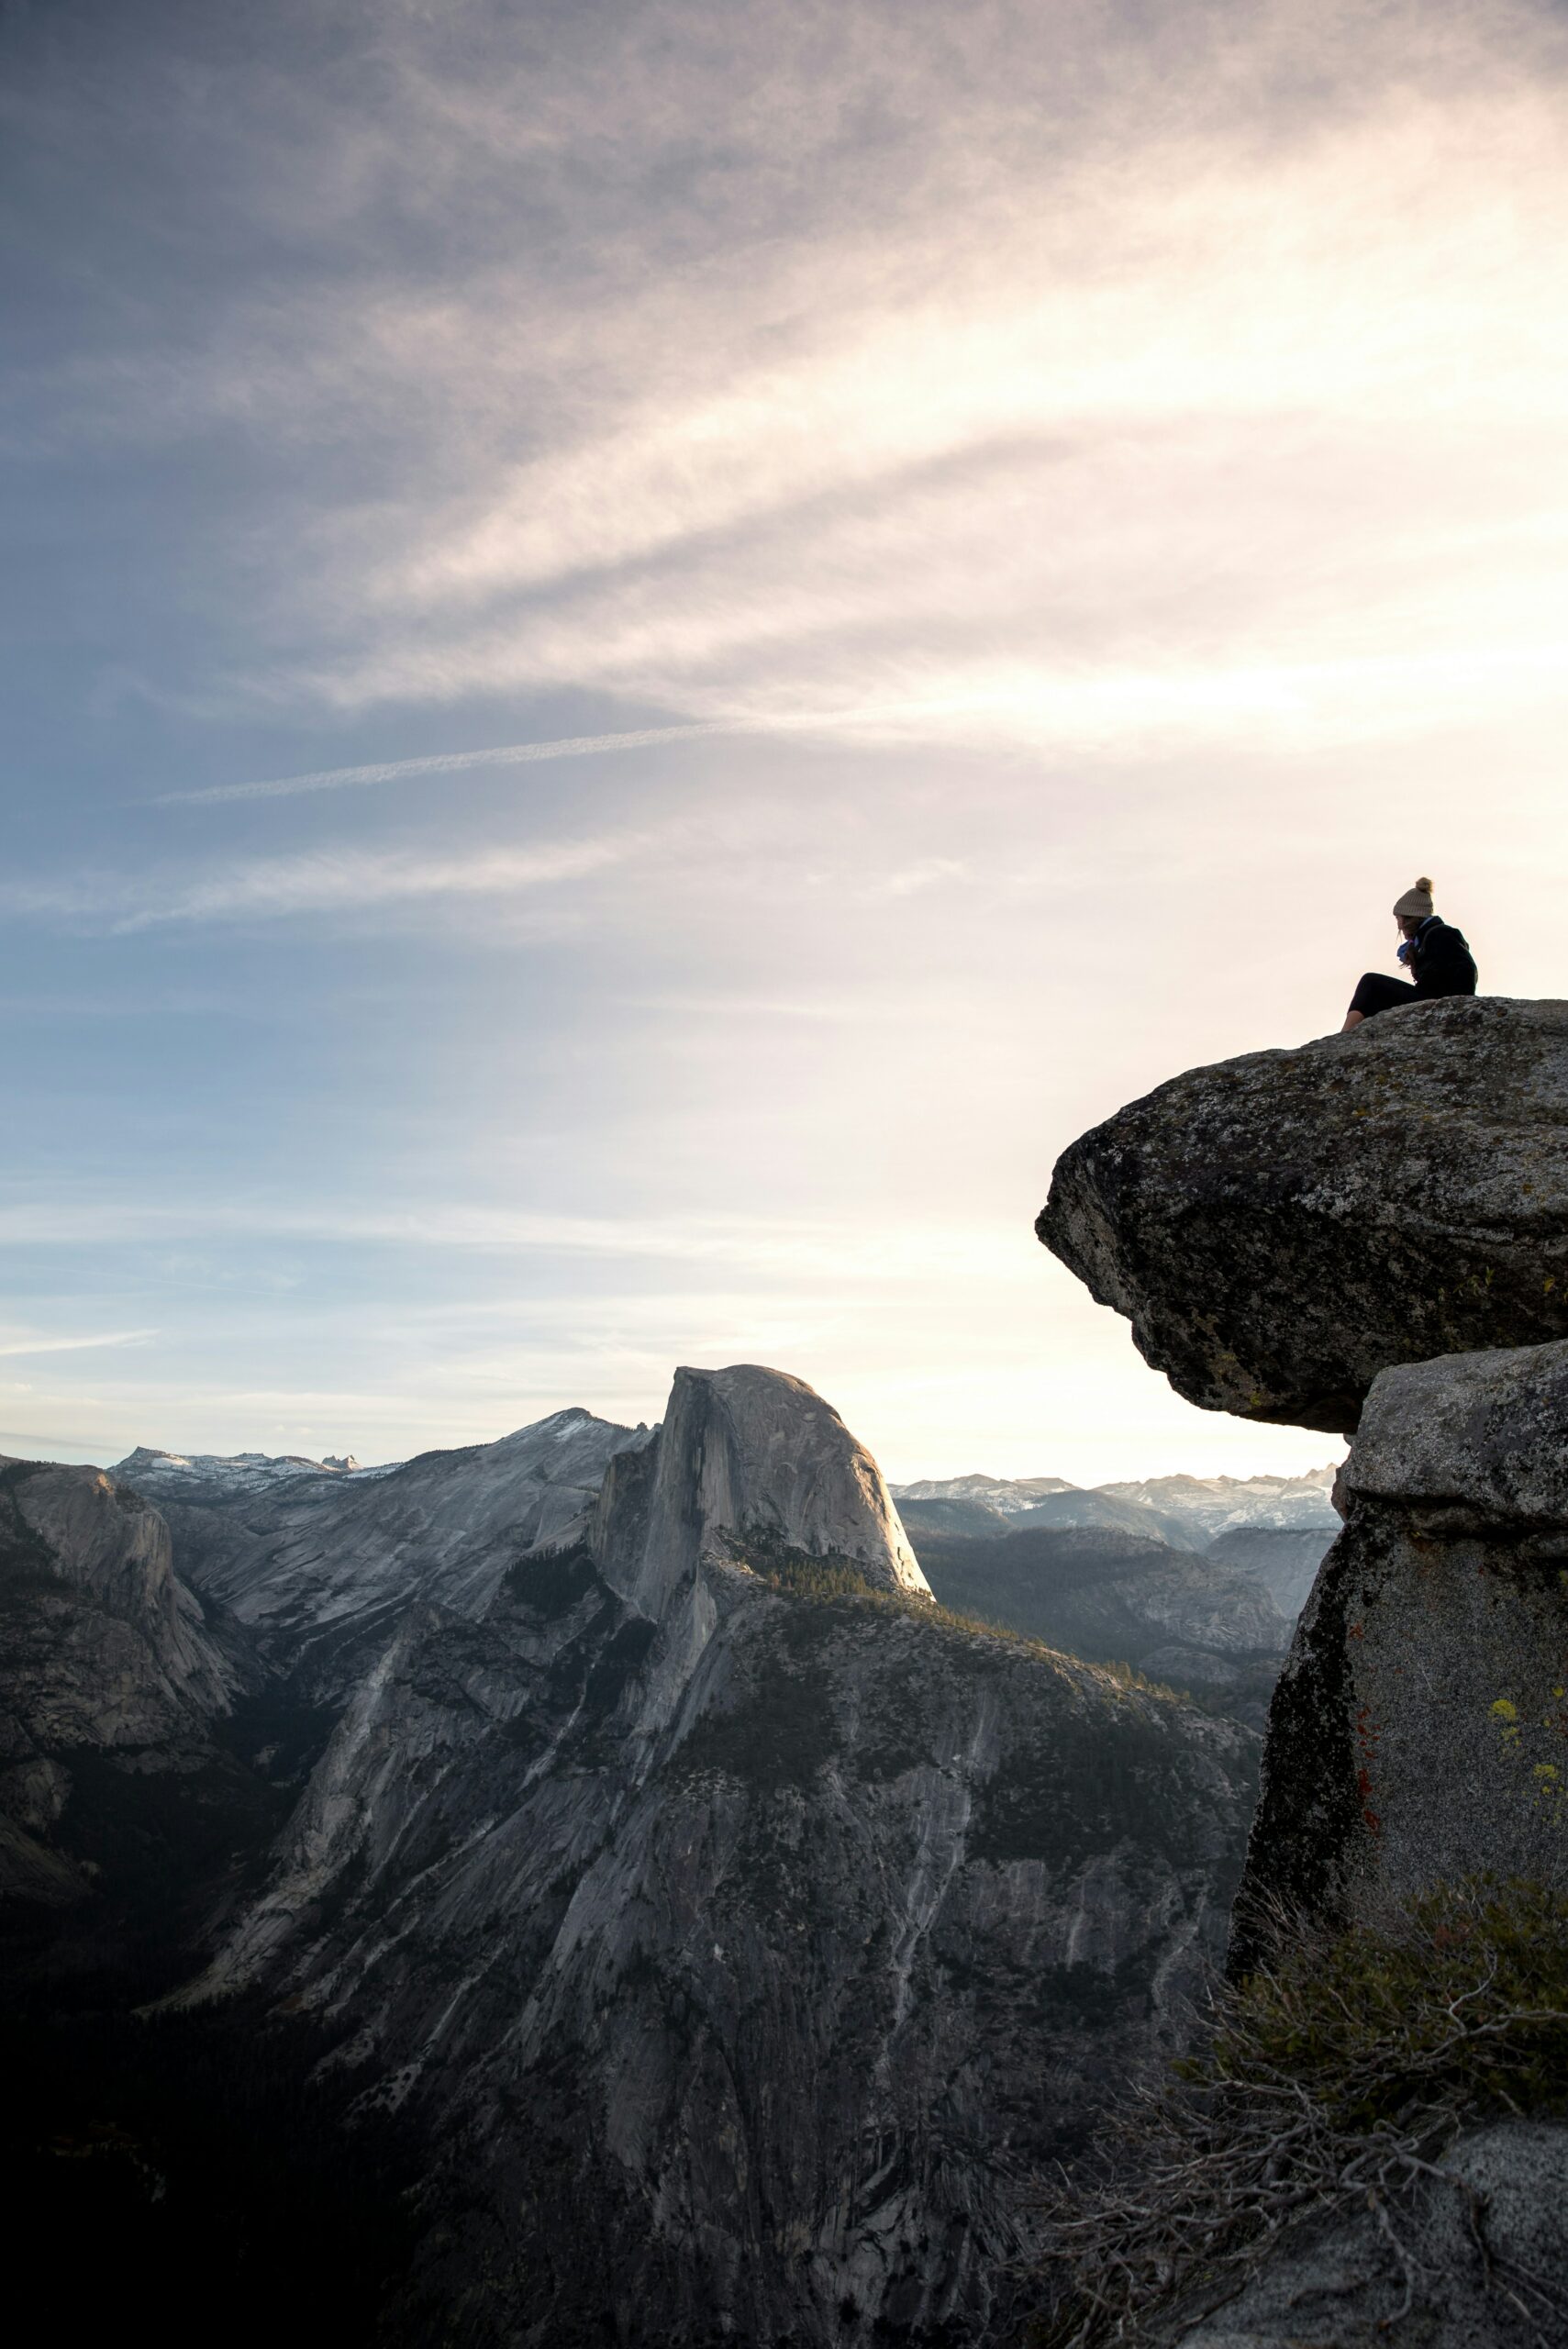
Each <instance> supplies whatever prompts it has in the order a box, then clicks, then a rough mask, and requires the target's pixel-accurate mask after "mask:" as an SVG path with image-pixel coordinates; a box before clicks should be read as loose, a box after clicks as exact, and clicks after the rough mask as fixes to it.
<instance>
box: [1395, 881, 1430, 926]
mask: <svg viewBox="0 0 1568 2349" xmlns="http://www.w3.org/2000/svg"><path fill="white" fill-rule="evenodd" d="M1431 910H1432V885H1431V883H1430V882H1429V880H1428V878H1427V876H1426V874H1422V875H1421V878H1420V879H1419V880H1418V882H1417V884H1416V885H1415V887H1414V888H1413V889H1407V890H1406V892H1405V895H1404V896H1402V897H1396V898H1395V900H1394V912H1395V916H1396V919H1398V920H1400V921H1425V920H1426V918H1427V916H1428V915H1429V913H1430V912H1431Z"/></svg>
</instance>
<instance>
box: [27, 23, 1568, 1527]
mask: <svg viewBox="0 0 1568 2349" xmlns="http://www.w3.org/2000/svg"><path fill="white" fill-rule="evenodd" d="M1565 96H1568V13H1565V11H1564V9H1563V8H1562V6H1544V5H1531V4H1530V0H1495V4H1494V0H1419V5H1417V6H1402V5H1400V0H1389V5H1385V6H1336V5H1333V0H1314V5H1312V6H1306V5H1304V0H1292V5H1289V6H1276V5H1272V0H1238V5H1229V6H1208V5H1195V0H1171V5H1169V6H1151V5H1148V0H1096V4H1095V5H1089V0H1084V5H1076V0H1064V4H1063V5H1058V0H1031V4H1030V5H1027V6H1018V5H1012V0H965V5H964V6H956V5H951V0H950V5H947V6H932V5H929V0H832V5H827V0H823V4H822V5H817V0H730V5H727V6H721V5H717V0H706V5H690V6H683V5H671V6H665V5H661V4H660V0H647V5H640V6H639V5H631V6H627V5H617V6H612V5H600V0H570V5H566V0H561V5H539V4H538V0H517V5H505V4H504V0H483V5H481V0H439V5H437V0H429V5H425V0H375V5H373V6H369V5H367V6H357V5H353V0H267V5H266V6H261V7H253V8H250V9H232V8H214V7H212V6H210V0H139V4H138V6H136V7H134V8H126V7H124V6H119V5H108V4H107V0H91V4H90V0H80V4H78V0H9V5H8V6H5V7H3V8H0V239H3V241H0V273H3V284H0V335H3V337H4V355H3V370H4V383H3V394H4V398H3V406H0V474H3V478H0V500H3V502H4V508H5V511H6V515H7V518H8V528H7V532H6V546H7V551H6V560H5V563H4V575H3V580H0V597H3V603H0V622H3V626H0V634H3V652H0V658H3V662H4V669H3V696H4V701H3V707H4V721H5V722H4V728H3V735H4V744H3V748H0V760H3V766H0V794H3V796H4V811H3V812H4V829H3V835H0V837H3V839H4V844H5V853H4V857H3V859H0V1071H3V1074H0V1101H3V1103H4V1119H3V1124H0V1131H3V1132H4V1146H3V1148H0V1449H4V1450H6V1451H10V1452H12V1453H29V1454H39V1455H42V1456H48V1457H58V1458H63V1459H73V1460H88V1459H93V1460H114V1459H117V1458H118V1457H120V1456H121V1455H122V1454H123V1453H125V1452H126V1451H128V1449H130V1448H131V1447H132V1446H133V1445H134V1444H137V1443H151V1444H159V1445H162V1446H165V1447H168V1448H171V1449H175V1450H183V1451H195V1450H203V1451H212V1450H217V1451H229V1450H237V1449H252V1450H265V1451H298V1452H304V1453H310V1454H312V1455H319V1454H321V1453H342V1452H344V1451H352V1452H353V1453H356V1454H357V1455H358V1456H359V1457H360V1458H361V1459H363V1460H366V1461H372V1460H382V1459H388V1458H395V1457H398V1456H401V1455H403V1454H405V1453H408V1452H410V1451H413V1450H417V1449H420V1448H424V1447H428V1446H430V1445H435V1444H449V1443H467V1442H480V1441H485V1440H488V1439H490V1438H492V1437H495V1436H497V1435H500V1434H502V1433H504V1432H506V1431H507V1430H509V1429H511V1428H514V1427H517V1426H518V1425H520V1424H523V1423H524V1422H526V1421H528V1420H529V1419H536V1418H539V1417H540V1416H541V1415H542V1414H543V1413H545V1412H547V1411H550V1410H552V1409H555V1408H559V1407H561V1406H562V1405H565V1404H569V1403H581V1404H584V1405H586V1406H588V1407H589V1408H593V1409H595V1410H597V1411H601V1412H604V1413H606V1415H608V1416H611V1417H615V1418H619V1419H630V1420H634V1421H635V1420H637V1419H650V1420H651V1419H655V1418H657V1417H658V1415H659V1413H660V1411H661V1409H662V1402H663V1397H664V1395H665V1393H666V1391H667V1388H668V1384H669V1377H670V1374H671V1371H672V1369H673V1366H674V1365H675V1364H677V1363H683V1362H684V1363H695V1364H720V1363H727V1362H733V1361H761V1362H765V1363H770V1364H774V1365H775V1366H777V1367H779V1368H782V1369H785V1370H788V1371H791V1372H794V1373H795V1374H796V1375H799V1376H802V1377H805V1378H806V1379H808V1380H809V1381H810V1382H811V1383H812V1384H813V1385H814V1386H817V1388H818V1389H819V1391H821V1392H822V1393H823V1394H825V1395H826V1396H827V1397H828V1398H829V1400H830V1401H832V1402H833V1403H834V1404H835V1405H836V1406H837V1407H838V1408H839V1409H840V1411H841V1412H842V1414H843V1416H844V1417H845V1419H847V1420H848V1422H849V1424H850V1425H851V1427H852V1428H853V1429H854V1430H855V1431H856V1432H857V1434H859V1435H860V1436H861V1437H862V1439H863V1440H864V1441H865V1442H867V1443H869V1444H870V1446H871V1447H872V1449H873V1452H874V1453H876V1455H877V1457H878V1458H879V1460H880V1461H881V1463H882V1464H883V1466H884V1469H885V1470H886V1471H887V1473H888V1474H889V1475H893V1476H895V1477H914V1476H917V1475H948V1474H958V1473H962V1472H965V1471H968V1470H973V1469H980V1470H985V1471H988V1472H990V1473H992V1474H996V1475H1062V1476H1066V1477H1070V1478H1073V1480H1075V1481H1078V1482H1083V1483H1094V1482H1098V1481H1102V1480H1106V1479H1110V1478H1115V1477H1123V1476H1135V1475H1156V1474H1164V1473H1168V1472H1171V1471H1173V1470H1177V1469H1187V1470H1191V1471H1193V1472H1195V1473H1202V1474H1218V1473H1226V1474H1231V1475H1250V1474H1253V1473H1257V1472H1260V1471H1263V1470H1295V1469H1301V1468H1306V1467H1307V1466H1311V1465H1315V1464H1320V1463H1321V1461H1322V1460H1323V1459H1324V1458H1325V1456H1326V1455H1327V1453H1328V1452H1329V1450H1330V1449H1331V1448H1332V1447H1331V1444H1330V1442H1329V1440H1326V1439H1325V1438H1324V1437H1322V1436H1321V1435H1315V1434H1311V1433H1309V1432H1307V1431H1296V1430H1289V1429H1259V1428H1252V1427H1249V1426H1247V1425H1245V1424H1243V1423H1241V1422H1240V1421H1237V1420H1233V1419H1226V1418H1223V1417H1218V1416H1215V1415H1211V1414H1207V1413H1203V1412H1199V1411H1196V1410H1195V1409H1193V1408H1190V1407H1189V1406H1187V1405H1186V1404H1184V1403H1183V1402H1181V1401H1180V1400H1179V1399H1178V1398H1177V1397H1175V1396H1174V1395H1173V1393H1172V1392H1171V1390H1170V1389H1169V1387H1168V1386H1166V1384H1165V1382H1164V1380H1163V1379H1162V1378H1161V1377H1159V1376H1158V1375H1156V1374H1155V1373H1153V1372H1151V1370H1149V1369H1148V1368H1147V1367H1146V1366H1145V1365H1144V1364H1142V1362H1141V1361H1140V1358H1139V1356H1138V1355H1137V1353H1136V1352H1135V1350H1134V1348H1133V1346H1132V1344H1131V1341H1130V1338H1129V1333H1128V1330H1127V1328H1126V1325H1125V1324H1124V1323H1122V1322H1121V1321H1120V1320H1118V1319H1116V1317H1114V1316H1113V1315H1111V1314H1109V1313H1108V1312H1106V1311H1104V1310H1102V1309H1101V1308H1097V1307H1095V1306H1094V1305H1093V1304H1092V1303H1091V1302H1090V1300H1089V1299H1088V1297H1087V1296H1086V1295H1085V1293H1084V1291H1083V1290H1082V1289H1081V1288H1080V1287H1079V1286H1078V1285H1077V1284H1076V1283H1075V1282H1074V1281H1073V1279H1072V1278H1071V1276H1070V1275H1068V1274H1067V1273H1066V1272H1065V1271H1064V1270H1062V1267H1060V1266H1059V1265H1057V1264H1055V1263H1054V1261H1053V1260H1051V1258H1049V1257H1048V1256H1047V1255H1046V1253H1045V1252H1044V1251H1043V1250H1042V1249H1041V1248H1040V1246H1039V1244H1038V1243H1037V1241H1035V1239H1034V1237H1033V1233H1032V1228H1031V1227H1032V1222H1033V1218H1034V1215H1035V1213H1036V1211H1037V1209H1038V1208H1039V1207H1040V1203H1041V1201H1042V1200H1043V1198H1044V1197H1045V1193H1046V1189H1047V1187H1048V1185H1049V1180H1050V1175H1051V1165H1052V1163H1053V1161H1054V1159H1055V1157H1056V1155H1057V1153H1058V1152H1060V1151H1061V1150H1062V1148H1063V1147H1064V1146H1065V1145H1066V1144H1067V1143H1068V1142H1069V1141H1071V1140H1072V1139H1073V1137H1074V1136H1075V1135H1077V1134H1078V1133H1080V1132H1081V1131H1083V1130H1084V1129H1085V1128H1087V1127H1088V1126H1090V1125H1093V1124H1095V1123H1096V1122H1097V1121H1098V1120H1099V1119H1102V1118H1105V1117H1106V1116H1108V1115H1109V1114H1111V1113H1112V1112H1113V1111H1114V1110H1115V1109H1116V1108H1118V1106H1119V1105H1120V1104H1121V1103H1123V1102H1125V1101H1127V1100H1129V1099H1131V1098H1134V1097H1137V1096H1139V1095H1141V1094H1143V1093H1145V1092H1147V1091H1149V1090H1150V1089H1151V1087H1153V1086H1154V1085H1158V1084H1160V1083H1161V1082H1162V1081H1163V1080H1164V1079H1165V1078H1166V1077H1168V1076H1170V1075H1173V1074H1175V1073H1177V1072H1178V1071H1180V1070H1183V1069H1184V1068H1187V1067H1190V1066H1193V1065H1195V1064H1198V1063H1206V1062H1209V1061H1214V1060H1219V1059H1224V1058H1227V1057H1229V1056H1230V1055H1232V1054H1235V1053H1240V1052H1251V1051H1256V1050H1260V1049H1263V1048H1266V1047H1288V1046H1290V1045H1293V1044H1296V1043H1297V1042H1299V1041H1303V1040H1305V1039H1307V1038H1310V1037H1312V1036H1316V1035H1320V1034H1323V1033H1325V1032H1327V1031H1329V1030H1331V1029H1333V1028H1336V1027H1337V1026H1338V1025H1339V1022H1340V1018H1341V1017H1342V1013H1343V1008H1344V1005H1345V1002H1346V1000H1347V998H1348V995H1349V992H1350V989H1351V985H1353V982H1354V980H1355V978H1356V977H1357V976H1358V975H1359V974H1360V973H1361V972H1362V970H1363V969H1367V968H1390V967H1392V963H1391V960H1390V958H1391V953H1392V948H1393V945H1394V942H1395V941H1394V928H1393V923H1392V920H1391V918H1390V916H1389V911H1388V908H1389V907H1390V906H1391V904H1392V901H1393V899H1394V897H1395V896H1396V894H1398V893H1399V892H1400V891H1401V890H1403V889H1404V888H1406V887H1407V885H1409V884H1410V883H1411V882H1412V881H1413V880H1414V878H1415V877H1416V875H1417V874H1418V873H1429V874H1434V875H1435V876H1436V878H1437V881H1438V896H1439V903H1440V908H1441V909H1442V910H1443V911H1444V912H1445V913H1446V914H1447V915H1448V916H1449V918H1451V919H1453V920H1456V921H1458V922H1459V923H1461V925H1462V927H1463V929H1464V930H1465V931H1466V933H1467V935H1468V936H1469V938H1470V940H1471V942H1472V944H1473V948H1474V950H1475V952H1476V954H1477V958H1478V960H1479V963H1480V965H1481V972H1482V985H1483V986H1484V987H1485V989H1487V990H1488V991H1490V992H1497V993H1503V994H1511V995H1560V994H1562V993H1564V992H1568V987H1565V985H1564V956H1565V951H1568V950H1565V949H1564V946H1563V943H1562V941H1563V934H1564V933H1563V924H1562V910H1561V909H1562V896H1563V889H1564V885H1565V883H1568V826H1565V823H1564V818H1563V814H1562V808H1563V805H1564V791H1563V780H1562V763H1563V751H1562V745H1563V742H1564V740H1565V729H1564V720H1565V718H1568V662H1564V660H1563V657H1562V643H1563V637H1564V621H1565V619H1568V593H1565V587H1564V577H1565V573H1564V555H1565V553H1568V406H1565V404H1564V401H1563V397H1562V385H1563V382H1564V380H1565V377H1568V300H1565V298H1564V297H1565V295H1568V282H1565V280H1568V263H1565V261H1564V255H1565V254H1568V138H1565V135H1564V128H1563V126H1564V122H1565V121H1568V110H1565V106H1564V100H1565Z"/></svg>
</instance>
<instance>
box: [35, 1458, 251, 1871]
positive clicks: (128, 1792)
mask: <svg viewBox="0 0 1568 2349" xmlns="http://www.w3.org/2000/svg"><path fill="white" fill-rule="evenodd" d="M0 1615H3V1619H4V1638H3V1640H0V1900H10V1901H13V1902H14V1901H18V1900H19V1901H21V1902H23V1903H28V1902H39V1901H41V1902H45V1903H50V1902H57V1901H64V1900H75V1899H79V1898H85V1897H86V1895H87V1893H88V1891H89V1890H90V1887H91V1877H90V1876H89V1875H86V1874H83V1870H82V1867H81V1865H80V1862H81V1860H82V1859H83V1857H85V1856H86V1855H87V1854H86V1848H85V1846H84V1845H83V1842H82V1839H81V1838H80V1837H79V1836H78V1835H76V1834H75V1833H73V1832H72V1827H73V1826H74V1825H75V1824H76V1822H75V1820H73V1819H68V1816H67V1815H68V1813H70V1812H71V1811H72V1803H73V1798H75V1797H77V1796H78V1795H79V1793H80V1791H81V1783H82V1781H83V1776H84V1774H85V1773H89V1772H90V1773H92V1775H93V1776H94V1779H95V1784H96V1785H97V1786H98V1787H99V1788H100V1791H101V1789H102V1788H103V1787H104V1786H105V1785H107V1786H108V1787H110V1788H111V1789H114V1788H116V1787H117V1789H118V1791H119V1792H120V1794H121V1795H122V1796H123V1798H124V1803H125V1806H126V1807H127V1809H134V1808H135V1798H136V1791H137V1786H138V1784H139V1785H140V1786H142V1787H146V1785H147V1784H148V1782H149V1781H150V1780H153V1779H158V1778H164V1777H167V1776H170V1775H174V1776H185V1777H190V1776H193V1775H195V1774H199V1773H200V1772H201V1771H202V1770H203V1769H204V1768H205V1767H206V1766H207V1765H209V1764H210V1763H211V1762H212V1761H213V1759H214V1748H213V1741H212V1727H213V1723H214V1721H215V1720H216V1719H217V1717H218V1716H220V1715H222V1714H224V1713H226V1712H227V1711H228V1709H229V1706H230V1704H231V1702H232V1700H233V1698H234V1696H235V1695H236V1693H237V1691H238V1688H239V1684H240V1676H241V1675H240V1673H239V1669H238V1668H237V1665H236V1664H235V1661H234V1658H233V1656H232V1654H231V1653H226V1652H225V1650H224V1648H223V1647H222V1646H221V1645H220V1644H219V1642H218V1641H217V1639H215V1637H214V1636H213V1633H212V1631H211V1629H210V1627H209V1625H208V1623H207V1620H206V1616H205V1614H204V1611H203V1609H202V1608H201V1606H200V1604H199V1602H198V1601H197V1600H196V1599H195V1597H194V1596H193V1594H192V1593H191V1592H190V1591H189V1590H187V1589H186V1588H185V1587H184V1586H183V1584H182V1583H181V1582H180V1581H179V1580H178V1578H177V1577H176V1575H175V1574H174V1572H173V1568H172V1554H171V1548H170V1541H169V1531H168V1528H167V1526H166V1525H165V1524H164V1522H163V1520H162V1519H161V1517H160V1516H159V1514H158V1512H157V1511H156V1509H153V1508H149V1507H148V1505H147V1504H146V1503H145V1502H144V1501H141V1500H139V1498H138V1497H136V1496H135V1495H134V1494H132V1493H129V1492H127V1491H125V1490H124V1489H123V1488H121V1487H120V1486H117V1485H115V1484H114V1483H113V1482H112V1480H111V1479H110V1478H109V1477H107V1476H106V1475H103V1474H102V1472H101V1471H100V1470H98V1469H96V1468H62V1467H58V1466H55V1465H52V1464H48V1463H43V1462H39V1461H26V1460H8V1459H0ZM99 1808H100V1809H101V1808H102V1802H101V1800H100V1803H99ZM88 1841H89V1842H90V1841H91V1838H90V1837H89V1838H88Z"/></svg>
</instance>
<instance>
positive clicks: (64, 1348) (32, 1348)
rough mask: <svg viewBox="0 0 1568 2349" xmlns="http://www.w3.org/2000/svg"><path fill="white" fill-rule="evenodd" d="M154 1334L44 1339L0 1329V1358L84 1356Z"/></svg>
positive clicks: (137, 1342)
mask: <svg viewBox="0 0 1568 2349" xmlns="http://www.w3.org/2000/svg"><path fill="white" fill-rule="evenodd" d="M157 1335H158V1332H157V1330H106V1331H105V1332H104V1333H103V1334H102V1335H101V1336H95V1337H90V1338H46V1337H43V1336H42V1335H41V1334H39V1332H38V1331H36V1330H33V1331H28V1332H25V1333H24V1332H19V1331H16V1330H12V1331H5V1330H0V1355H4V1356H6V1357H10V1356H13V1355H28V1354H76V1353H89V1352H91V1351H93V1350H95V1349H96V1348H98V1347H102V1346H140V1345H145V1344H146V1343H147V1341H149V1339H151V1338H155V1337H156V1336H157Z"/></svg>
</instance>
